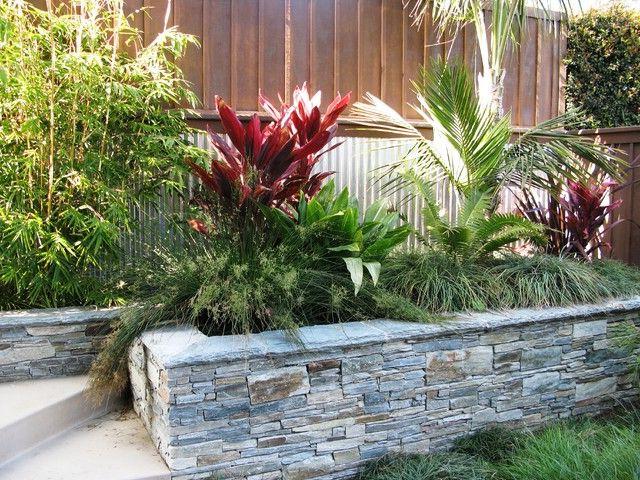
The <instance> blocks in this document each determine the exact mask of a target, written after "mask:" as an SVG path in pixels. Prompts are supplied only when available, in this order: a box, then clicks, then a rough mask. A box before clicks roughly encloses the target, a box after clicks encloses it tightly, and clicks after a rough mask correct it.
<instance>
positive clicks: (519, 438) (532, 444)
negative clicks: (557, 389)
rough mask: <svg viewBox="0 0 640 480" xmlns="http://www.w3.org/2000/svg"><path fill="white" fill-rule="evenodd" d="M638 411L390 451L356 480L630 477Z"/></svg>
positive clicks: (636, 462)
mask: <svg viewBox="0 0 640 480" xmlns="http://www.w3.org/2000/svg"><path fill="white" fill-rule="evenodd" d="M639 418H640V417H639V416H638V413H637V411H636V410H633V409H628V410H626V411H625V410H623V411H622V412H621V413H616V414H614V415H609V416H607V417H604V418H601V419H596V420H571V421H562V422H555V423H550V424H548V425H546V426H545V427H544V428H543V429H541V430H540V431H537V432H529V431H524V432H516V431H512V430H507V429H506V428H501V427H493V428H488V429H487V430H481V431H479V432H476V433H474V434H473V435H471V436H469V437H462V438H460V439H458V440H457V441H456V443H455V445H454V448H453V451H452V452H448V453H433V454H413V455H398V456H388V457H386V458H383V459H381V460H378V461H375V462H370V463H368V464H367V465H365V467H364V468H363V469H362V473H361V474H360V476H359V477H358V478H359V479H360V480H458V479H471V480H474V479H478V480H538V479H539V480H543V479H544V480H549V479H558V480H560V479H562V480H632V479H635V478H637V476H638V472H639V471H640V453H639V452H640V431H639V430H638V429H639V428H640V422H639Z"/></svg>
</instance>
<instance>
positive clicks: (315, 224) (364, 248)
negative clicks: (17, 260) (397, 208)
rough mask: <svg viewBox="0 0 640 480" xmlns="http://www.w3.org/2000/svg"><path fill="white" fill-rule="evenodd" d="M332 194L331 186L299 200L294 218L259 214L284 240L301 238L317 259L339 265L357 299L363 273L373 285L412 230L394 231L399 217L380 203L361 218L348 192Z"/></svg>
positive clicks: (398, 227)
mask: <svg viewBox="0 0 640 480" xmlns="http://www.w3.org/2000/svg"><path fill="white" fill-rule="evenodd" d="M335 190H336V188H335V183H334V181H333V180H331V181H329V182H328V183H327V184H326V185H325V186H324V187H322V189H321V190H320V191H319V192H318V194H317V195H316V196H315V197H313V198H311V199H310V200H305V199H304V198H303V199H302V200H301V201H300V204H299V206H298V209H297V211H296V212H295V215H294V218H291V217H289V216H288V215H287V214H285V213H284V212H282V211H281V210H278V209H268V208H263V212H264V213H265V215H266V216H267V219H268V221H269V222H270V223H271V224H272V225H274V226H276V228H277V229H278V230H279V231H280V232H281V234H282V235H283V236H286V237H293V236H302V237H303V238H304V239H305V242H304V243H305V244H306V245H307V248H308V249H310V250H313V251H315V252H316V254H317V256H318V257H319V258H321V259H324V260H328V261H331V260H332V259H335V258H338V259H341V261H342V262H344V265H345V267H346V269H347V271H348V272H349V275H350V277H351V280H352V282H353V285H354V288H355V293H356V294H357V293H358V291H359V290H360V288H361V287H362V282H363V281H364V278H365V272H367V273H368V274H369V276H370V277H371V279H372V280H373V283H374V284H377V283H378V278H379V277H380V271H381V269H382V264H383V262H384V260H385V258H386V257H387V255H389V253H390V252H391V251H392V250H393V249H394V248H395V247H396V246H398V245H400V244H402V243H403V242H404V241H405V240H406V239H407V237H408V236H409V234H410V233H411V231H412V230H411V227H409V226H408V225H406V224H405V225H399V223H400V217H399V215H398V213H396V212H392V211H390V210H389V206H388V205H387V204H386V203H385V201H384V200H378V201H376V202H374V203H373V204H371V205H370V206H369V207H368V208H367V209H366V210H365V211H364V212H363V213H362V214H361V212H360V207H359V205H358V200H357V199H356V198H355V197H351V196H350V195H349V190H348V189H347V188H344V189H343V190H342V191H341V192H340V193H338V194H337V195H336V193H335Z"/></svg>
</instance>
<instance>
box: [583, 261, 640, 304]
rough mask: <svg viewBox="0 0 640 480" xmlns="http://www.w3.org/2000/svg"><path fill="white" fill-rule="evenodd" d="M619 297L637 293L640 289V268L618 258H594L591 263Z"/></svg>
mask: <svg viewBox="0 0 640 480" xmlns="http://www.w3.org/2000/svg"><path fill="white" fill-rule="evenodd" d="M589 265H590V266H591V268H593V269H594V270H595V271H596V272H597V273H598V274H599V275H600V276H601V277H602V278H603V279H604V280H605V282H606V285H607V287H608V288H609V289H610V290H611V291H612V292H613V293H614V295H615V296H617V297H628V296H631V295H637V294H638V291H639V289H640V269H639V268H638V267H635V266H631V265H625V264H624V263H622V262H619V261H617V260H610V259H601V260H594V261H593V262H591V263H590V264H589Z"/></svg>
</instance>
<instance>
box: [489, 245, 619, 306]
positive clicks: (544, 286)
mask: <svg viewBox="0 0 640 480" xmlns="http://www.w3.org/2000/svg"><path fill="white" fill-rule="evenodd" d="M492 271H493V273H494V274H495V276H496V279H497V281H498V283H499V284H500V285H501V286H502V287H503V288H504V289H505V290H510V291H511V294H510V295H509V298H510V300H509V303H510V306H511V307H516V308H518V307H552V306H558V305H569V304H573V303H593V302H597V301H598V300H602V299H606V298H610V297H613V296H616V292H615V291H614V290H613V288H612V287H611V285H609V284H608V282H606V281H604V279H603V278H602V276H601V275H599V274H598V272H597V271H596V270H595V269H594V268H593V267H592V266H591V265H590V264H589V263H586V262H580V261H576V260H573V259H571V258H568V257H556V256H553V255H533V256H531V257H523V256H519V255H510V256H507V257H505V258H504V259H502V260H501V261H500V263H499V264H498V265H496V266H495V267H494V268H493V270H492ZM503 298H505V297H504V296H503ZM504 302H505V303H504V305H505V306H506V305H507V301H506V298H505V300H504Z"/></svg>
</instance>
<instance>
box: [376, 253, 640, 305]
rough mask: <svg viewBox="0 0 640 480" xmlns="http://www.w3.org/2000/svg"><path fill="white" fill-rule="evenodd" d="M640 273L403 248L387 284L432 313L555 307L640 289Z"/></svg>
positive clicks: (540, 258)
mask: <svg viewBox="0 0 640 480" xmlns="http://www.w3.org/2000/svg"><path fill="white" fill-rule="evenodd" d="M639 275H640V272H639V271H638V269H637V268H635V267H630V266H626V265H623V264H620V263H619V262H615V261H613V260H597V261H594V262H592V263H588V262H581V261H577V260H575V259H572V258H567V257H555V256H552V255H533V256H530V257H524V256H518V255H507V256H503V257H500V258H494V259H485V260H484V261H483V262H477V261H471V260H468V259H460V258H459V257H455V256H452V255H449V254H446V253H443V252H438V251H432V250H426V251H410V252H398V253H397V254H395V255H393V256H392V257H390V258H389V260H388V262H387V266H386V269H385V271H384V272H383V274H382V284H383V285H384V286H385V288H387V289H389V290H391V291H394V292H396V293H398V294H399V295H402V296H404V297H407V298H409V299H411V300H412V301H413V302H415V303H416V304H417V305H419V306H420V307H423V308H425V309H427V310H428V311H430V312H453V311H464V310H486V309H493V308H494V309H500V308H523V307H552V306H560V305H569V304H574V303H594V302H598V301H601V300H605V299H608V298H615V297H628V296H631V295H637V294H639V293H640V278H639Z"/></svg>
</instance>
